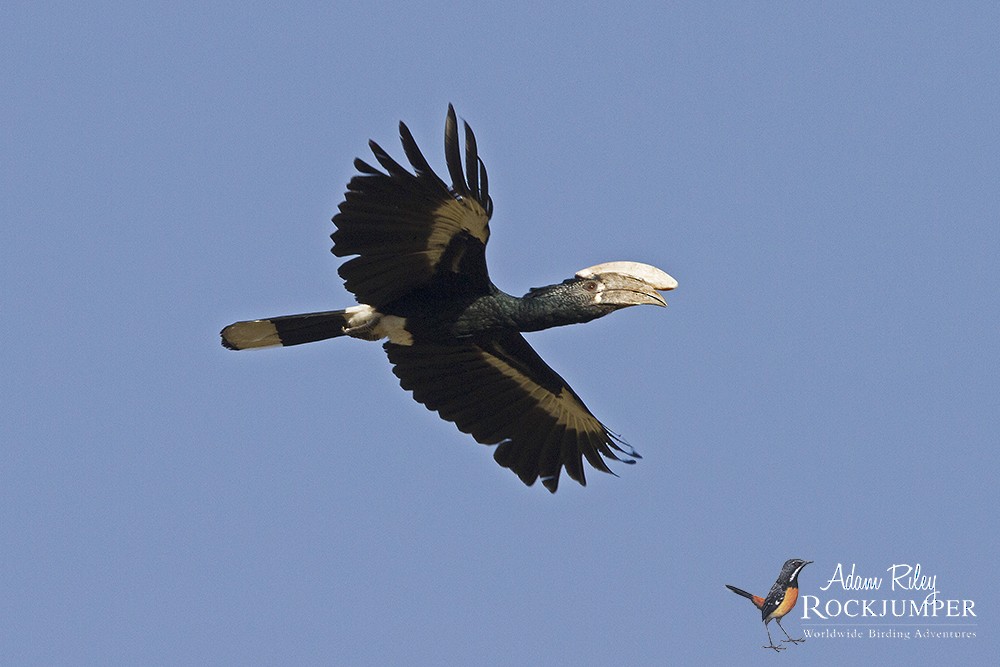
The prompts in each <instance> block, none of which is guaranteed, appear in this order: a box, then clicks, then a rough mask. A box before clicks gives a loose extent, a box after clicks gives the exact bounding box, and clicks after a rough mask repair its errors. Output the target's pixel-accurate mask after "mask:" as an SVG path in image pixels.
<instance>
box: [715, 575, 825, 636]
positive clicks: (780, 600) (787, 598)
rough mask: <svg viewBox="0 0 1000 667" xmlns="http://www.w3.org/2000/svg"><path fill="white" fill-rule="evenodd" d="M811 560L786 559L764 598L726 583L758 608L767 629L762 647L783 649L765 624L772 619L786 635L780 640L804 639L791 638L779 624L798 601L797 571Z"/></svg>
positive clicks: (730, 588)
mask: <svg viewBox="0 0 1000 667" xmlns="http://www.w3.org/2000/svg"><path fill="white" fill-rule="evenodd" d="M811 562H812V561H811V560H801V559H799V558H791V559H789V560H786V561H785V564H784V565H782V566H781V573H780V574H779V575H778V579H777V581H775V582H774V586H771V591H770V592H769V593H768V594H767V597H766V598H762V597H760V596H758V595H753V594H752V593H747V592H746V591H745V590H743V589H741V588H736V587H735V586H730V585H729V584H726V588H728V589H729V590H731V591H732V592H734V593H736V594H737V595H742V596H743V597H745V598H747V599H748V600H750V602H753V605H754V606H755V607H757V609H760V617H761V619H762V620H763V621H764V629H765V630H767V643H768V645H767V646H765V647H763V648H771V649H774V650H775V651H783V650H785V647H784V646H775V644H774V640H773V639H771V631H770V630H769V629H768V627H767V624H768V623H770V622H771V621H772V620H774V621H777V622H778V627H779V628H781V631H782V632H784V633H785V636H786V637H788V639H787V640H786V639H782V640H781V641H782V642H786V643H787V642H790V643H792V644H798V643H800V642H804V641H805V639H792V637H791V635H789V634H788V632H786V631H785V628H784V626H782V625H781V618H782V617H783V616H784V615H785V614H787V613H788V612H790V611H791V610H792V607H794V606H795V603H796V601H798V599H799V572H800V571H801V570H802V568H804V567H805V566H806V565H808V564H809V563H811Z"/></svg>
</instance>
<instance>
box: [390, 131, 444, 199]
mask: <svg viewBox="0 0 1000 667" xmlns="http://www.w3.org/2000/svg"><path fill="white" fill-rule="evenodd" d="M399 140H400V142H402V144H403V152H404V153H406V159H407V160H409V161H410V164H411V165H413V168H414V170H416V172H417V176H420V177H421V178H431V179H433V181H434V183H435V184H437V185H439V186H440V187H441V188H443V189H444V190H447V189H448V186H447V185H446V184H445V182H444V181H442V180H441V179H440V178H439V177H438V175H437V174H435V173H434V170H433V169H431V166H430V164H429V163H428V162H427V158H425V157H424V154H423V153H422V152H421V151H420V147H419V146H417V142H416V140H415V139H414V138H413V134H412V133H411V132H410V128H408V127H407V126H406V123H403V122H400V123H399Z"/></svg>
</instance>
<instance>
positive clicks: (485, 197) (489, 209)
mask: <svg viewBox="0 0 1000 667" xmlns="http://www.w3.org/2000/svg"><path fill="white" fill-rule="evenodd" d="M476 160H477V162H478V163H479V203H481V204H482V205H483V208H484V209H486V217H487V218H492V217H493V200H492V199H491V198H490V181H489V178H488V177H487V176H486V165H485V164H483V161H482V159H481V158H479V157H478V156H477V157H476Z"/></svg>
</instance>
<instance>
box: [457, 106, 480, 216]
mask: <svg viewBox="0 0 1000 667" xmlns="http://www.w3.org/2000/svg"><path fill="white" fill-rule="evenodd" d="M462 124H463V125H464V126H465V180H466V183H467V184H468V186H469V190H470V191H471V192H472V196H473V197H475V198H476V199H478V200H479V201H482V199H483V198H482V195H481V192H480V190H479V151H478V150H477V149H476V135H475V134H474V133H473V132H472V128H471V127H469V124H468V123H466V122H465V121H463V122H462Z"/></svg>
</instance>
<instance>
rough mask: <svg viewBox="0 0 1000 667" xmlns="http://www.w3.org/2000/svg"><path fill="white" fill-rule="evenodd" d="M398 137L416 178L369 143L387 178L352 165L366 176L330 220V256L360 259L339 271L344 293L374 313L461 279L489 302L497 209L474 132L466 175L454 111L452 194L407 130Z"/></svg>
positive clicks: (449, 123)
mask: <svg viewBox="0 0 1000 667" xmlns="http://www.w3.org/2000/svg"><path fill="white" fill-rule="evenodd" d="M399 136H400V139H401V140H402V143H403V150H404V151H405V152H406V157H407V159H408V160H409V161H410V164H411V165H412V166H413V169H414V172H415V173H410V172H409V171H407V170H406V169H405V168H404V167H403V166H402V165H400V164H399V163H398V162H396V161H395V160H393V159H392V158H391V157H389V155H388V153H386V152H385V151H384V150H382V148H381V147H380V146H379V145H378V144H376V143H375V142H374V141H371V142H369V146H371V149H372V152H373V153H374V154H375V159H376V160H378V163H379V164H380V165H382V167H383V168H384V169H385V171H386V173H383V172H381V171H379V170H378V169H377V168H375V167H372V166H371V165H369V164H367V163H365V162H364V161H362V160H360V159H357V160H355V161H354V166H355V168H356V169H357V170H358V171H359V172H361V173H360V174H359V175H357V176H355V177H354V178H352V179H351V181H350V183H348V185H347V193H346V194H345V195H344V201H343V203H341V204H340V207H339V209H340V212H339V213H337V215H335V216H334V218H333V224H334V225H336V227H337V231H335V232H334V233H333V234H332V235H331V237H330V238H332V239H333V254H334V255H337V256H338V257H345V256H349V255H357V257H354V258H353V259H350V260H348V261H347V262H345V263H344V264H343V265H342V266H341V267H340V276H341V277H342V278H343V279H344V281H345V286H346V287H347V289H348V290H350V291H351V292H353V293H354V295H355V296H356V297H357V300H358V302H360V303H366V304H369V305H371V306H374V307H375V308H379V307H380V306H383V305H385V304H387V303H390V302H392V301H394V300H396V299H398V298H399V297H401V296H404V295H405V294H408V293H409V292H411V291H413V290H415V289H419V288H422V287H426V286H428V285H431V284H432V283H433V282H434V281H435V280H436V279H439V278H443V279H445V280H449V281H451V282H452V284H454V279H455V277H456V276H457V277H459V278H460V279H461V280H463V281H464V282H466V283H467V284H468V285H469V287H470V288H472V289H473V290H481V291H482V292H483V293H484V294H485V293H486V291H487V290H488V288H489V274H488V273H487V270H486V254H485V250H486V242H487V240H488V239H489V236H490V230H489V220H490V215H491V214H492V212H493V204H492V202H491V201H490V196H489V184H488V180H487V177H486V167H485V166H484V165H483V162H482V160H480V159H479V154H478V152H477V150H476V138H475V135H474V134H473V133H472V129H471V128H470V127H469V125H468V124H465V168H464V172H463V166H462V157H461V154H460V151H459V146H458V122H457V120H456V119H455V110H454V108H452V106H451V105H450V104H449V105H448V118H447V120H446V122H445V133H444V147H445V159H446V161H447V164H448V172H449V174H450V176H451V180H452V185H451V187H448V186H447V185H446V184H445V183H444V181H442V180H441V179H440V178H438V176H437V175H436V174H435V173H434V171H433V170H432V169H431V168H430V166H429V165H428V164H427V160H426V159H424V156H423V154H422V153H421V152H420V149H419V148H417V144H416V142H415V141H414V140H413V135H412V134H410V130H409V129H408V128H407V127H406V125H405V124H403V123H400V124H399Z"/></svg>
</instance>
